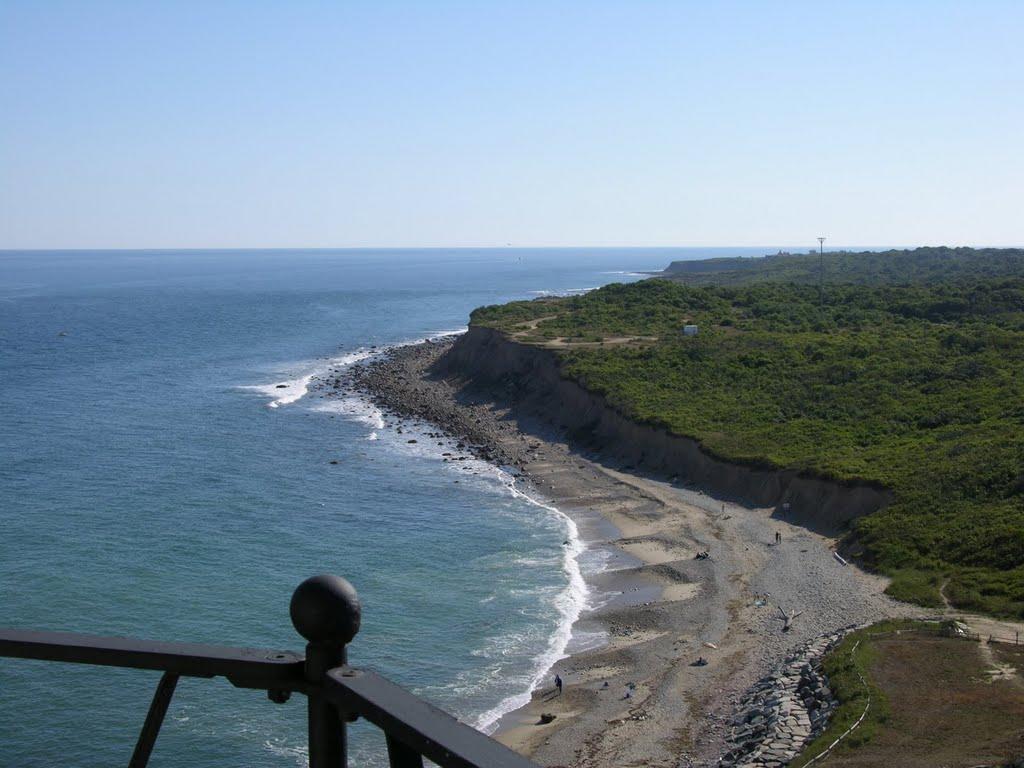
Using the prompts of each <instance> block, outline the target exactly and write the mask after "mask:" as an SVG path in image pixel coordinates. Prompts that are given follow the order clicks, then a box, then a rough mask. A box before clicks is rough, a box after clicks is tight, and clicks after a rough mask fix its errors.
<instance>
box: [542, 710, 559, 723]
mask: <svg viewBox="0 0 1024 768" xmlns="http://www.w3.org/2000/svg"><path fill="white" fill-rule="evenodd" d="M556 717H558V715H553V714H551V713H550V712H541V713H540V720H538V721H537V725H547V724H548V723H550V722H553V721H554V719H555V718H556Z"/></svg>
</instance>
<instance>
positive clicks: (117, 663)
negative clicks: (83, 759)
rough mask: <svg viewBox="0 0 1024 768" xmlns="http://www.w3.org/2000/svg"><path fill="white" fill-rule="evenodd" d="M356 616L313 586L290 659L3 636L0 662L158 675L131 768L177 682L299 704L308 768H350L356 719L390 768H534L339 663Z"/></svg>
mask: <svg viewBox="0 0 1024 768" xmlns="http://www.w3.org/2000/svg"><path fill="white" fill-rule="evenodd" d="M360 615H361V608H360V605H359V598H358V596H357V595H356V592H355V590H354V589H353V588H352V585H351V584H349V583H348V582H347V581H345V580H344V579H342V578H340V577H338V576H329V575H321V576H314V577H312V578H310V579H307V580H306V581H304V582H302V584H300V585H299V587H298V589H296V590H295V593H294V595H292V601H291V617H292V623H293V624H294V625H295V629H296V630H298V632H299V634H300V635H302V636H303V637H304V638H305V639H306V640H307V645H306V653H305V655H302V654H298V653H293V652H291V651H275V650H261V649H255V648H230V647H224V646H217V645H197V644H192V643H165V642H158V641H150V640H133V639H127V638H121V637H94V636H91V635H78V634H71V633H67V632H34V631H27V630H21V629H0V656H7V657H11V658H21V659H38V660H43V661H63V662H71V663H77V664H95V665H100V666H111V667H126V668H130V669H149V670H158V671H161V672H163V676H162V677H161V678H160V682H159V683H158V684H157V689H156V691H155V693H154V694H153V701H152V703H151V704H150V706H149V712H148V713H147V715H146V719H145V722H144V723H143V725H142V730H141V731H140V733H139V737H138V740H137V742H136V744H135V751H134V753H133V754H132V757H131V759H130V761H129V763H128V765H129V768H145V766H146V764H147V762H148V761H149V756H150V755H151V754H152V751H153V747H154V745H155V744H156V738H157V736H158V734H159V733H160V726H161V725H162V724H163V719H164V716H165V715H166V713H167V708H168V706H169V705H170V702H171V698H172V697H173V695H174V689H175V686H176V685H177V682H178V679H179V678H180V677H204V678H212V677H224V678H227V680H228V681H229V682H230V683H231V684H232V685H234V686H236V687H239V688H253V689H259V690H265V691H266V692H267V696H268V698H269V699H270V700H271V701H273V702H275V703H278V704H283V703H284V702H286V701H288V699H289V698H290V697H291V694H293V693H298V694H301V695H304V696H306V698H307V704H308V724H309V765H310V768H343V766H345V765H346V763H347V756H346V754H347V750H346V746H347V743H346V723H347V722H351V721H354V720H356V719H358V718H360V717H362V718H364V719H365V720H367V721H369V722H371V723H373V724H374V725H376V726H377V727H378V728H380V729H381V730H382V731H384V736H385V741H386V743H387V750H388V759H389V761H390V763H391V765H392V766H395V768H412V767H413V766H416V768H419V767H420V766H422V765H423V758H424V757H426V758H428V759H430V760H432V761H434V762H435V763H437V764H438V765H440V766H442V768H448V767H449V766H450V767H451V768H476V767H477V766H479V767H480V768H484V767H485V766H486V767H487V768H536V767H535V765H534V763H532V762H530V761H529V760H527V759H526V758H524V757H522V756H521V755H519V754H517V753H515V752H513V751H512V750H511V749H509V748H507V747H505V746H504V745H502V744H500V743H498V742H497V741H495V740H493V739H491V738H490V737H489V736H486V735H485V734H483V733H480V732H479V731H477V730H474V729H473V728H471V727H469V726H468V725H465V724H464V723H460V722H459V721H458V720H456V719H455V718H454V717H452V716H451V715H448V714H447V713H445V712H442V711H441V710H439V709H438V708H436V707H434V706H432V705H431V704H428V703H427V702H425V701H423V700H422V699H420V698H418V697H417V696H414V695H413V694H411V693H409V692H408V691H406V690H405V689H404V688H401V687H399V686H397V685H395V684H394V683H392V682H391V681H390V680H387V679H386V678H383V677H381V676H380V675H377V674H375V673H373V672H369V671H365V670H359V669H354V668H352V667H350V666H348V664H347V663H346V659H345V647H346V646H347V645H348V644H349V643H350V642H351V641H352V638H354V637H355V635H356V633H357V632H358V631H359V621H360Z"/></svg>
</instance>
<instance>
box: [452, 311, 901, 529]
mask: <svg viewBox="0 0 1024 768" xmlns="http://www.w3.org/2000/svg"><path fill="white" fill-rule="evenodd" d="M432 373H433V374H434V375H439V376H443V377H445V378H455V379H458V380H460V381H462V382H464V383H465V384H466V385H467V386H470V387H473V388H479V389H486V390H489V391H490V392H492V393H494V394H495V396H496V397H497V398H498V399H501V400H509V401H511V402H512V404H513V405H514V406H515V407H516V408H517V409H520V410H525V411H526V412H528V413H530V414H532V415H535V416H537V417H539V418H541V419H543V420H546V421H548V422H550V423H551V424H553V425H554V426H555V427H558V428H561V429H564V430H566V431H567V432H568V433H569V434H570V435H571V436H572V437H573V439H574V441H575V442H577V443H578V445H579V446H580V447H585V448H587V449H594V450H597V451H598V452H599V453H600V454H601V455H602V456H603V457H605V458H608V459H613V460H616V461H620V462H622V463H624V464H627V465H631V466H634V467H636V468H638V469H642V470H646V471H650V472H656V473H660V474H664V475H668V476H672V477H677V478H678V479H679V480H680V481H684V482H687V483H690V484H693V485H696V486H698V487H700V488H703V489H706V490H707V491H709V492H711V493H713V494H714V495H716V496H720V497H725V498H734V499H736V500H739V501H743V502H744V503H747V504H749V505H753V506H758V507H774V508H775V512H774V516H776V517H779V518H781V519H785V520H786V521H787V522H790V523H795V524H798V525H801V526H803V527H806V528H808V529H810V530H813V531H815V532H818V533H823V534H826V535H838V534H839V533H841V532H843V531H844V530H845V529H846V528H847V527H848V525H849V523H850V521H852V520H854V519H856V518H858V517H861V516H863V515H867V514H871V513H872V512H875V511H877V510H879V509H881V508H883V507H885V506H887V505H888V504H890V503H891V502H892V501H893V494H892V492H891V491H889V490H888V489H886V488H882V487H879V486H876V485H872V484H867V483H856V482H849V483H848V482H839V481H835V480H831V479H826V478H822V477H816V476H814V475H812V474H809V473H806V472H799V471H796V470H788V469H778V468H773V467H763V466H746V465H743V464H738V463H735V462H730V461H724V460H722V459H719V458H717V457H715V456H713V455H711V454H710V453H709V452H708V451H706V450H705V449H704V448H703V447H702V446H701V444H700V443H699V442H698V441H696V440H694V439H693V438H690V437H686V436H683V435H677V434H673V433H671V432H670V431H668V430H667V429H665V428H664V427H660V426H656V425H652V424H645V423H640V422H637V421H634V420H632V419H630V418H629V417H628V416H626V415H624V414H623V413H621V412H620V411H619V410H617V409H616V408H615V407H614V406H613V405H612V404H611V403H609V402H608V400H607V399H606V398H605V397H604V395H602V394H601V393H599V392H594V391H591V390H588V389H587V388H585V387H584V386H582V385H581V384H580V383H579V382H577V381H575V380H573V379H571V378H568V377H566V376H565V375H563V371H562V368H561V364H560V361H559V358H558V354H557V352H555V351H554V350H551V349H547V348H544V347H541V346H536V345H533V344H526V343H521V342H518V341H515V340H513V339H510V338H508V337H507V336H506V335H505V334H504V333H502V332H501V331H498V330H495V329H493V328H488V327H484V326H477V325H473V326H470V328H469V330H468V331H467V332H466V333H465V334H463V335H462V336H461V337H460V338H459V339H458V340H457V341H456V342H455V343H454V344H453V345H452V346H451V348H450V349H449V350H448V351H447V352H446V353H445V354H444V355H442V356H441V357H440V358H439V359H438V361H437V362H436V363H435V364H434V367H433V371H432ZM681 396H685V393H682V394H681ZM786 504H788V505H789V507H788V510H786V509H785V507H784V505H786Z"/></svg>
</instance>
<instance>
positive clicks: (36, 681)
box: [0, 248, 771, 768]
mask: <svg viewBox="0 0 1024 768" xmlns="http://www.w3.org/2000/svg"><path fill="white" fill-rule="evenodd" d="M768 250H771V249H762V248H729V249H657V250H656V249H601V250H574V249H564V250H563V249H543V250H541V249H531V250H516V249H500V250H497V249H496V250H455V251H447V250H403V251H294V252H291V251H211V252H202V251H182V252H125V251H115V252H73V253H72V252H54V253H45V252H32V253H18V252H0V625H7V626H20V627H26V628H28V627H32V628H39V629H55V630H58V629H59V630H71V631H78V632H91V633H99V634H111V635H132V636H139V637H148V638H155V639H174V640H182V641H195V642H211V643H224V644H231V645H251V646H261V647H262V646H266V647H281V648H293V649H299V648H301V646H302V641H301V640H300V638H299V637H298V636H297V635H296V634H295V633H294V630H293V629H292V628H291V624H290V622H289V619H288V600H289V598H290V595H291V591H292V589H294V587H295V586H296V585H297V584H298V583H299V582H300V581H301V580H302V579H304V578H305V577H307V576H309V575H312V574H315V573H320V572H325V571H326V572H331V573H337V574H340V575H343V576H346V577H347V578H349V579H350V580H351V581H352V582H353V584H354V585H355V586H356V588H357V589H358V590H359V592H360V595H361V597H362V600H363V606H364V608H363V629H362V631H361V632H360V634H359V636H358V637H357V638H356V640H355V642H354V644H353V645H352V647H351V649H350V659H351V660H352V662H353V663H354V664H357V665H363V666H368V667H372V668H374V669H376V670H378V671H381V672H383V673H384V674H386V675H388V676H390V677H392V678H393V679H395V680H396V681H398V682H399V683H401V684H403V685H405V686H407V687H410V688H412V689H413V690H415V691H416V692H417V693H419V694H421V695H423V696H425V697H427V698H429V699H430V700H432V701H433V702H435V703H437V704H439V705H441V706H442V707H444V708H446V709H448V710H449V711H451V712H452V713H454V714H456V715H458V716H459V717H461V718H464V719H465V720H467V721H469V722H472V723H475V724H477V725H479V726H481V727H487V726H489V725H491V724H492V723H493V722H494V721H495V720H496V719H497V717H498V716H499V715H500V714H501V713H502V712H504V711H508V710H509V709H511V708H513V707H514V706H516V705H517V704H519V703H521V702H522V701H523V699H524V697H525V695H526V693H527V692H528V690H529V689H530V687H531V685H533V684H534V682H535V681H536V680H537V679H538V677H539V676H540V675H542V674H543V673H544V672H545V670H546V669H547V667H548V666H549V665H550V663H551V662H552V661H554V660H555V659H556V658H557V657H558V656H559V655H561V654H562V653H564V650H565V647H566V643H567V642H569V632H570V626H569V624H570V622H571V620H572V618H574V616H575V615H576V614H577V613H578V612H579V610H580V609H581V608H582V607H583V606H584V603H585V601H586V598H587V596H586V594H585V589H584V588H582V585H581V582H580V581H579V567H582V568H583V569H584V570H586V569H587V568H588V567H598V566H597V565H595V564H594V563H593V562H591V563H589V564H588V561H587V554H586V552H582V553H578V552H577V550H578V549H579V548H580V547H577V548H575V549H573V548H565V547H563V546H562V542H563V541H564V540H566V538H567V537H569V538H571V537H572V535H573V530H572V524H571V523H570V522H568V521H567V520H566V519H565V518H564V517H563V516H561V515H560V514H559V513H558V512H557V510H553V509H551V508H549V507H547V506H545V505H544V504H543V500H542V499H530V498H528V497H525V496H523V495H522V494H521V493H519V492H518V490H517V489H516V488H515V487H514V486H513V485H512V483H511V478H510V477H509V476H508V475H506V474H505V473H503V472H501V471H500V470H499V469H497V468H493V467H488V466H487V465H484V464H477V465H474V466H473V467H471V468H470V469H469V470H459V469H456V468H455V467H453V466H451V465H447V464H444V463H443V462H442V461H441V457H440V454H441V452H442V451H444V450H445V448H444V447H438V446H436V445H434V444H433V442H434V441H425V440H420V441H419V442H418V443H417V444H416V445H409V444H408V443H406V439H408V438H409V434H408V433H406V434H403V435H398V434H397V433H396V432H395V431H394V429H393V428H392V427H390V426H388V425H387V424H386V422H385V419H383V418H382V416H381V414H380V413H378V412H377V411H375V409H373V408H372V406H370V405H369V404H367V403H365V402H362V401H359V400H355V399H352V400H348V401H344V402H341V403H338V402H335V401H327V400H322V399H319V398H317V397H315V396H314V395H312V394H307V385H308V383H309V381H310V377H312V376H316V375H317V374H318V372H321V371H324V370H326V369H327V367H329V366H337V365H343V364H346V363H348V362H351V361H353V360H355V359H358V358H360V357H364V356H366V355H368V354H372V352H373V350H372V347H373V346H375V345H376V346H377V347H380V346H383V345H391V344H396V343H402V342H408V341H413V340H416V339H421V338H425V337H430V336H434V335H437V334H442V333H446V332H453V331H458V330H459V329H461V328H463V327H464V325H465V323H466V318H467V315H468V313H469V311H470V310H471V309H473V308H474V307H476V306H479V305H482V304H494V303H498V302H503V301H507V300H509V299H514V298H531V297H535V296H538V295H543V294H545V293H565V292H572V291H580V290H585V289H589V288H593V287H596V286H599V285H602V284H605V283H609V282H622V281H631V280H635V279H638V277H639V276H638V275H636V274H634V273H635V272H636V271H637V270H651V269H660V268H661V267H663V266H664V265H666V264H667V263H668V262H669V261H670V260H672V259H679V258H700V257H704V256H713V255H760V254H762V253H764V252H767V251H768ZM282 384H283V385H284V386H279V385H282ZM332 460H336V461H337V462H338V463H337V464H331V463H330V462H331V461H332ZM455 480H459V481H460V482H458V483H455V482H454V481H455ZM577 554H579V556H578V557H576V556H575V555H577ZM584 641H585V639H582V638H575V639H574V640H573V641H572V642H576V643H580V642H584ZM157 678H158V675H157V674H155V673H146V672H124V671H110V670H105V671H99V670H96V669H91V668H87V667H77V666H73V665H66V666H65V665H56V664H41V663H35V662H25V661H14V660H0V744H2V745H3V747H2V757H0V764H2V765H5V766H8V765H9V766H19V768H21V767H28V766H51V765H73V766H103V767H104V768H106V766H110V765H119V764H124V763H125V762H126V761H127V758H128V756H129V755H130V754H131V749H132V746H133V745H134V740H135V737H136V735H137V732H138V728H139V726H140V725H141V723H142V720H143V718H144V716H145V711H146V707H147V706H148V703H149V698H150V696H151V695H152V690H153V687H154V686H155V684H156V681H157ZM303 703H304V702H303V701H302V700H301V697H297V698H296V699H293V700H292V701H291V702H289V703H288V704H286V705H283V706H277V705H274V704H271V703H270V702H268V701H267V700H266V698H265V696H264V695H263V694H261V693H260V692H254V691H246V690H239V689H235V688H233V687H232V686H231V685H230V684H228V683H227V682H225V681H224V680H222V679H218V680H208V681H202V680H188V679H184V680H182V681H181V683H180V684H179V687H178V692H177V694H176V696H175V699H174V702H173V703H172V706H171V709H170V712H169V715H168V718H167V722H166V723H165V726H164V730H163V732H162V733H161V735H160V739H159V741H158V743H157V748H156V751H155V753H154V757H153V761H152V765H154V766H175V767H180V768H186V767H187V768H200V767H205V766H211V768H212V767H213V766H218V768H219V767H220V766H224V765H235V766H254V767H255V766H295V765H305V762H306V760H305V750H304V747H303V744H304V741H305V714H304V707H303ZM355 730H356V734H355V736H354V740H355V745H354V747H353V751H354V753H355V754H356V755H357V757H359V758H362V759H363V760H364V761H369V762H371V763H372V762H374V756H375V755H376V754H377V753H379V751H380V749H381V741H380V739H379V738H378V735H377V734H376V733H375V732H374V731H373V730H372V729H365V730H364V729H362V728H361V727H359V726H357V727H356V729H355Z"/></svg>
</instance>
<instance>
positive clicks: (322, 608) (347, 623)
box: [290, 574, 362, 768]
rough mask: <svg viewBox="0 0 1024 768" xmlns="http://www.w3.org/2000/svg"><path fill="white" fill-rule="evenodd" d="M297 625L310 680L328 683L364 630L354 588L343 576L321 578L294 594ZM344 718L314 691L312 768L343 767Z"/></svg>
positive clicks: (304, 584)
mask: <svg viewBox="0 0 1024 768" xmlns="http://www.w3.org/2000/svg"><path fill="white" fill-rule="evenodd" d="M290 613H291V617H292V624H293V625H294V626H295V629H296V630H297V631H298V633H299V634H300V635H302V636H303V637H304V638H306V640H307V641H308V643H307V645H306V667H305V677H306V680H307V681H308V682H310V683H313V684H314V685H318V686H320V685H323V683H324V681H325V680H326V677H327V672H328V671H329V670H331V669H333V668H334V667H338V666H341V665H342V664H344V663H345V661H346V658H345V646H346V645H348V644H349V643H350V642H351V641H352V638H353V637H355V636H356V633H357V632H358V631H359V621H360V617H361V614H362V609H361V607H360V605H359V596H358V595H357V594H356V591H355V589H354V588H353V586H352V585H351V584H349V583H348V582H347V581H345V579H343V578H341V577H340V576H331V575H329V574H321V575H320V576H313V577H311V578H309V579H306V580H305V581H304V582H302V583H301V584H300V585H299V586H298V588H297V589H296V590H295V593H294V594H293V595H292V602H291V606H290ZM346 746H347V745H346V739H345V717H344V713H342V712H339V711H338V710H337V709H336V708H335V706H334V705H333V704H331V703H330V702H329V701H328V700H327V698H326V697H325V696H323V695H322V694H321V693H319V692H318V691H317V690H316V689H314V690H312V691H310V693H309V768H344V766H345V765H346V761H347V757H346Z"/></svg>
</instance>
